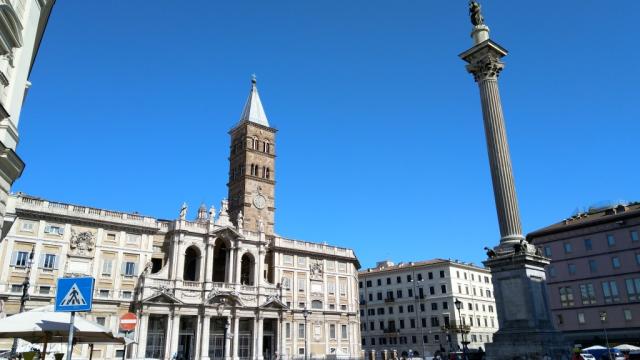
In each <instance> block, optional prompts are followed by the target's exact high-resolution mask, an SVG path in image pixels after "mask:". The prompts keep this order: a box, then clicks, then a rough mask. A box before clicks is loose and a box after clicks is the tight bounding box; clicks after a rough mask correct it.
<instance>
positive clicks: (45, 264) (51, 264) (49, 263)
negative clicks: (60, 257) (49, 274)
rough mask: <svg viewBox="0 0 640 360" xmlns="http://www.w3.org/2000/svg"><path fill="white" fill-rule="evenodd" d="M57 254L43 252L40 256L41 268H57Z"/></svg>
mask: <svg viewBox="0 0 640 360" xmlns="http://www.w3.org/2000/svg"><path fill="white" fill-rule="evenodd" d="M56 259H57V256H56V255H55V254H44V257H43V258H42V263H41V265H42V266H41V268H43V269H47V270H53V269H55V268H57V261H56Z"/></svg>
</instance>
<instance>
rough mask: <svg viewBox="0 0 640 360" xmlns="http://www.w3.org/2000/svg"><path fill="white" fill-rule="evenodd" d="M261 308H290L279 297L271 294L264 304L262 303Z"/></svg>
mask: <svg viewBox="0 0 640 360" xmlns="http://www.w3.org/2000/svg"><path fill="white" fill-rule="evenodd" d="M260 308H261V309H278V310H288V309H289V307H288V306H287V305H286V304H285V303H283V302H282V300H280V299H279V298H277V297H275V296H270V297H269V298H268V299H267V301H265V302H264V304H262V305H260Z"/></svg>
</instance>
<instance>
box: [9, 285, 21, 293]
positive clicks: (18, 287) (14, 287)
mask: <svg viewBox="0 0 640 360" xmlns="http://www.w3.org/2000/svg"><path fill="white" fill-rule="evenodd" d="M11 292H13V293H19V292H22V285H21V284H13V285H11Z"/></svg>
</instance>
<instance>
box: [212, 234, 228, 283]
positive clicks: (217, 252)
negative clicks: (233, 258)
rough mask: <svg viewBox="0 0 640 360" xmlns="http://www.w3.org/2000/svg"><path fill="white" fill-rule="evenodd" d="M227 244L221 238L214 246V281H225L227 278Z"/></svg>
mask: <svg viewBox="0 0 640 360" xmlns="http://www.w3.org/2000/svg"><path fill="white" fill-rule="evenodd" d="M227 253H228V249H227V244H225V243H224V241H223V240H222V239H219V240H218V241H217V243H216V246H215V247H214V248H213V281H214V282H225V281H226V279H227Z"/></svg>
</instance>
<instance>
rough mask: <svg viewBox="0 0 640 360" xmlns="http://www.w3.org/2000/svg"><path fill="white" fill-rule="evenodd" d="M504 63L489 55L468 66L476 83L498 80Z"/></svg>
mask: <svg viewBox="0 0 640 360" xmlns="http://www.w3.org/2000/svg"><path fill="white" fill-rule="evenodd" d="M503 68H504V63H503V62H502V61H500V59H499V58H498V57H496V56H491V55H487V56H485V57H483V58H480V59H476V61H474V62H472V63H470V64H469V65H467V71H468V72H470V73H471V74H473V78H474V79H475V80H476V82H479V81H484V80H497V79H498V76H499V75H500V72H501V71H502V69H503Z"/></svg>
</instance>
